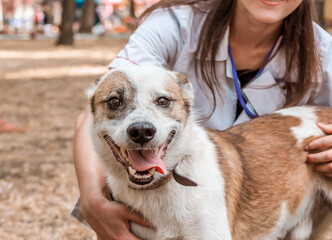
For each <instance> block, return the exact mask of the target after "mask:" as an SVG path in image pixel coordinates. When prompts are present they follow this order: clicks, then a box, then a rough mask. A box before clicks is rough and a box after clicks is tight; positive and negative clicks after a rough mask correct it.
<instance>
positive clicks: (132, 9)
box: [129, 0, 136, 18]
mask: <svg viewBox="0 0 332 240" xmlns="http://www.w3.org/2000/svg"><path fill="white" fill-rule="evenodd" d="M129 12H130V17H132V18H136V16H135V2H134V0H130V1H129Z"/></svg>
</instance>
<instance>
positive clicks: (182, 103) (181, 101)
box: [165, 78, 189, 123]
mask: <svg viewBox="0 0 332 240" xmlns="http://www.w3.org/2000/svg"><path fill="white" fill-rule="evenodd" d="M185 82H186V80H185V79H183V78H182V79H181V80H180V84H185ZM165 86H166V88H165V90H166V91H167V92H168V93H170V95H171V96H172V98H173V99H174V100H175V101H174V102H173V107H172V108H169V110H170V112H169V116H170V117H171V118H174V119H176V120H177V121H180V122H183V123H185V122H186V121H187V119H188V116H189V103H188V99H185V98H184V96H183V94H182V91H181V85H179V84H177V83H175V82H174V79H170V80H168V81H167V82H166V84H165Z"/></svg>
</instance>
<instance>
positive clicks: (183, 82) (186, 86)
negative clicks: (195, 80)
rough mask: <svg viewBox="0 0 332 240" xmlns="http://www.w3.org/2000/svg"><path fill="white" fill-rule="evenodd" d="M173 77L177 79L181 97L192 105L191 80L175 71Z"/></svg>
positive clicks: (192, 91)
mask: <svg viewBox="0 0 332 240" xmlns="http://www.w3.org/2000/svg"><path fill="white" fill-rule="evenodd" d="M175 77H176V80H177V83H178V85H179V86H180V89H181V92H182V96H183V99H184V100H185V101H186V102H187V103H188V104H189V105H190V106H192V105H193V101H194V90H193V87H192V85H191V82H190V80H189V78H188V77H187V75H185V74H184V73H180V72H176V73H175Z"/></svg>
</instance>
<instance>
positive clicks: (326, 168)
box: [315, 162, 332, 176]
mask: <svg viewBox="0 0 332 240" xmlns="http://www.w3.org/2000/svg"><path fill="white" fill-rule="evenodd" d="M315 171H316V172H320V173H322V174H323V175H331V176H332V162H330V163H326V164H319V165H316V166H315Z"/></svg>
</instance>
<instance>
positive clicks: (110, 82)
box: [91, 71, 134, 119]
mask: <svg viewBox="0 0 332 240" xmlns="http://www.w3.org/2000/svg"><path fill="white" fill-rule="evenodd" d="M111 94H114V95H115V96H117V97H119V98H121V100H122V101H123V104H124V105H123V107H121V110H110V109H109V108H108V107H107V104H106V101H107V98H108V97H109V96H110V95H111ZM133 95H134V89H133V87H132V86H131V84H130V82H129V81H128V78H127V76H126V74H125V73H123V72H120V71H114V72H112V73H110V74H109V75H107V76H106V77H105V79H103V81H102V82H101V83H100V85H99V86H98V88H97V90H96V92H95V94H94V96H93V97H92V98H91V99H92V100H93V101H91V109H92V111H93V113H94V116H95V119H98V118H102V117H105V116H107V117H108V118H110V119H113V118H118V117H121V115H122V114H124V113H125V112H126V110H127V109H128V107H130V105H131V102H130V100H131V99H133ZM99 106H101V107H99ZM97 108H98V111H96V110H97Z"/></svg>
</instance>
